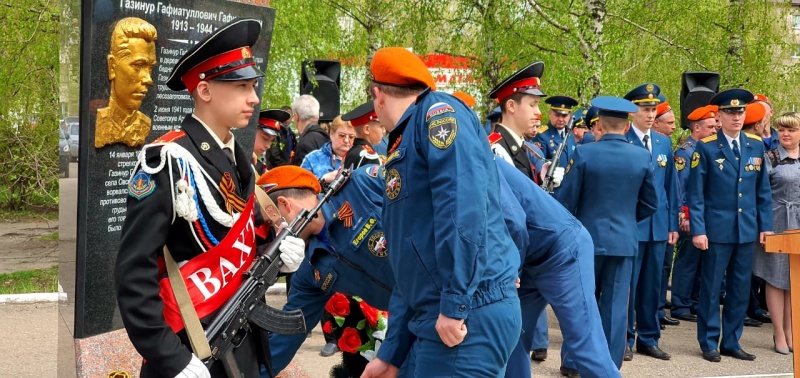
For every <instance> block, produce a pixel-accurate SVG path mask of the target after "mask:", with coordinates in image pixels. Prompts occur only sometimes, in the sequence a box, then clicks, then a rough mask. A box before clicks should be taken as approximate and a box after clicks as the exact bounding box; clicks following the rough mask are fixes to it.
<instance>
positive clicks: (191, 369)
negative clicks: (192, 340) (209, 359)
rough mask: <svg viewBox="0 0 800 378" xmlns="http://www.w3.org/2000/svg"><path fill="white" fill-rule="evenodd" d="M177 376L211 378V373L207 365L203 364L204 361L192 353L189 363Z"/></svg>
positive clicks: (179, 377)
mask: <svg viewBox="0 0 800 378" xmlns="http://www.w3.org/2000/svg"><path fill="white" fill-rule="evenodd" d="M175 378H211V373H209V372H208V369H207V368H206V365H203V361H200V359H199V358H197V356H195V355H194V354H192V359H191V360H190V361H189V364H188V365H186V367H185V368H183V370H182V371H181V372H180V373H178V375H176V376H175Z"/></svg>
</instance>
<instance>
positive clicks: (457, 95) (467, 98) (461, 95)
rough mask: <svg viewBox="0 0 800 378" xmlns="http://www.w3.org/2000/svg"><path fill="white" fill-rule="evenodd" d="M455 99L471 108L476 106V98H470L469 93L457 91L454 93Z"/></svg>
mask: <svg viewBox="0 0 800 378" xmlns="http://www.w3.org/2000/svg"><path fill="white" fill-rule="evenodd" d="M453 97H455V98H457V99H459V100H461V101H463V102H464V103H465V104H467V106H469V107H470V108H471V107H473V106H475V97H472V96H470V95H469V93H466V92H461V91H455V92H453Z"/></svg>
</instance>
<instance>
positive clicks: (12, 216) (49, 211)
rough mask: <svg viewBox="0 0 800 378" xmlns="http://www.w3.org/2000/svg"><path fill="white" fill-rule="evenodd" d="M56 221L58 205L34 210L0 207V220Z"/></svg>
mask: <svg viewBox="0 0 800 378" xmlns="http://www.w3.org/2000/svg"><path fill="white" fill-rule="evenodd" d="M43 220H44V221H57V220H58V206H55V207H48V208H44V209H36V210H19V211H11V210H5V209H2V208H0V221H2V222H37V221H43Z"/></svg>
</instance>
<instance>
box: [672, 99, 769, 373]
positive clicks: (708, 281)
mask: <svg viewBox="0 0 800 378" xmlns="http://www.w3.org/2000/svg"><path fill="white" fill-rule="evenodd" d="M752 100H753V94H752V93H750V92H749V91H747V90H744V89H738V88H735V89H728V90H725V91H722V92H719V93H717V94H716V95H715V96H714V97H712V98H711V105H717V106H718V107H719V113H718V114H717V118H718V119H719V121H720V124H721V125H722V129H721V130H719V131H718V132H717V133H716V134H713V135H711V136H709V137H706V138H703V139H702V140H701V141H700V142H699V143H698V144H697V149H696V150H695V152H694V153H693V154H692V160H691V171H690V173H689V189H688V190H687V201H688V203H689V216H690V217H691V219H690V222H689V225H690V227H691V235H692V243H693V244H694V246H695V247H696V248H698V249H699V250H701V251H703V252H701V259H702V261H701V264H700V266H701V268H700V303H699V304H698V305H697V341H698V342H699V343H700V349H701V350H702V351H703V358H704V359H706V360H708V361H711V362H719V361H720V359H721V357H720V355H724V356H731V357H733V358H737V359H740V360H749V361H752V360H754V359H755V358H756V356H755V355H753V354H750V353H747V352H745V351H744V350H742V347H741V345H740V344H739V338H740V337H741V335H742V327H743V321H744V318H745V312H746V310H747V302H748V297H749V292H750V275H751V272H752V264H753V253H754V250H755V248H754V244H753V243H756V242H758V243H764V242H765V241H766V235H768V234H771V233H772V192H771V190H770V185H769V178H768V177H767V172H766V169H764V167H763V164H764V161H763V158H764V144H763V142H762V141H761V137H759V136H756V135H752V134H745V133H743V132H741V129H742V126H743V122H744V117H745V114H744V113H745V106H746V105H747V103H749V102H750V101H752ZM723 275H725V281H726V288H725V306H724V307H725V309H724V311H722V324H721V327H720V308H719V289H720V283H721V282H722V277H723ZM720 331H721V332H720ZM720 335H721V336H722V340H720Z"/></svg>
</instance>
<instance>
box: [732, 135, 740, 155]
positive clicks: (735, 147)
mask: <svg viewBox="0 0 800 378" xmlns="http://www.w3.org/2000/svg"><path fill="white" fill-rule="evenodd" d="M731 144H732V145H733V156H736V160H739V158H740V157H741V155H739V143H737V142H736V139H734V140H733V141H732V142H731Z"/></svg>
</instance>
